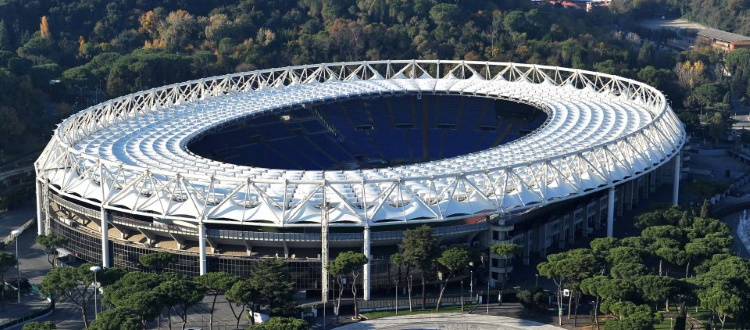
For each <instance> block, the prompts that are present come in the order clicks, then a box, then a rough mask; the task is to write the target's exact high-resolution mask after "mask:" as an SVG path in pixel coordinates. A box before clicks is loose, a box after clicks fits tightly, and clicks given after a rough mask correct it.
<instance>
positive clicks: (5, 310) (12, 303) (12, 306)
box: [0, 294, 49, 326]
mask: <svg viewBox="0 0 750 330" xmlns="http://www.w3.org/2000/svg"><path fill="white" fill-rule="evenodd" d="M48 305H49V303H48V302H47V300H42V299H41V298H39V297H38V296H37V295H35V294H28V295H26V296H25V297H23V300H22V303H21V304H20V305H19V304H18V303H17V302H16V300H15V299H10V300H6V301H4V305H3V304H2V303H0V326H2V325H4V324H7V323H10V322H11V321H15V320H16V319H18V318H21V317H23V316H25V315H29V314H31V313H34V312H36V311H41V310H43V309H45V308H47V306H48Z"/></svg>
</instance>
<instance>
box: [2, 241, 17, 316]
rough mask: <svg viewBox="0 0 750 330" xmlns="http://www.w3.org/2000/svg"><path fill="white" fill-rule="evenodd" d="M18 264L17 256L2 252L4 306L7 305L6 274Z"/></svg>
mask: <svg viewBox="0 0 750 330" xmlns="http://www.w3.org/2000/svg"><path fill="white" fill-rule="evenodd" d="M17 262H18V260H17V259H16V255H14V254H12V253H10V252H3V251H0V300H1V301H3V304H5V272H7V271H8V269H11V268H13V267H15V266H16V264H17ZM3 307H4V305H3Z"/></svg>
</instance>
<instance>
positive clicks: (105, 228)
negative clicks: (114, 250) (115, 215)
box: [99, 207, 112, 268]
mask: <svg viewBox="0 0 750 330" xmlns="http://www.w3.org/2000/svg"><path fill="white" fill-rule="evenodd" d="M99 220H100V221H99V224H100V228H101V231H102V232H101V234H102V267H104V268H109V267H112V265H111V263H110V262H109V261H110V260H111V259H112V257H111V255H110V254H111V253H110V251H109V215H108V214H107V210H106V209H105V208H103V207H102V208H101V214H100V219H99Z"/></svg>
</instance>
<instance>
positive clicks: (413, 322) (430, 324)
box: [336, 313, 560, 330]
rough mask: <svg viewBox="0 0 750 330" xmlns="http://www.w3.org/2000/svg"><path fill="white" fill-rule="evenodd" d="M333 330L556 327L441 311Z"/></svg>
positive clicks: (453, 329)
mask: <svg viewBox="0 0 750 330" xmlns="http://www.w3.org/2000/svg"><path fill="white" fill-rule="evenodd" d="M336 329H337V330H355V329H356V330H362V329H368V330H369V329H389V330H390V329H392V330H406V329H408V330H428V329H430V330H431V329H435V330H437V329H441V330H469V329H471V330H485V329H486V330H512V329H536V330H553V329H558V330H559V329H560V328H558V327H555V326H551V325H549V324H541V323H537V322H533V321H526V320H519V319H514V318H510V317H505V316H487V315H475V314H460V313H445V314H427V315H424V314H423V315H408V316H394V317H386V318H382V319H376V320H369V321H363V322H359V323H354V324H349V325H345V326H342V327H338V328H336Z"/></svg>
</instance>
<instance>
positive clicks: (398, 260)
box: [391, 253, 412, 311]
mask: <svg viewBox="0 0 750 330" xmlns="http://www.w3.org/2000/svg"><path fill="white" fill-rule="evenodd" d="M391 263H392V264H393V265H395V266H396V267H398V275H397V276H398V277H397V278H396V295H397V296H398V289H399V284H400V283H401V268H403V267H404V266H405V265H406V266H407V267H408V264H407V263H406V259H404V254H403V253H394V254H392V255H391ZM407 276H408V271H407ZM411 284H412V282H411V281H410V280H408V279H407V281H406V286H407V291H408V292H409V311H412V304H411ZM397 304H398V302H397Z"/></svg>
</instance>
